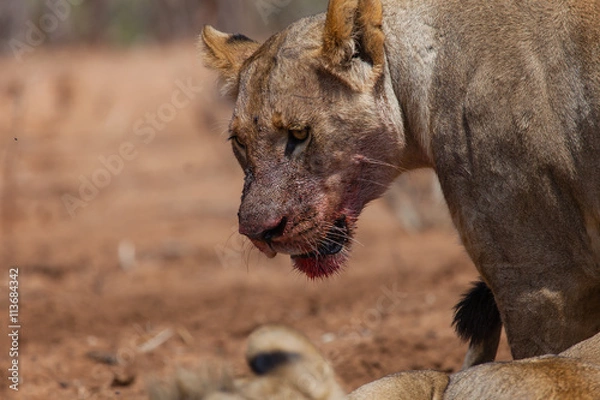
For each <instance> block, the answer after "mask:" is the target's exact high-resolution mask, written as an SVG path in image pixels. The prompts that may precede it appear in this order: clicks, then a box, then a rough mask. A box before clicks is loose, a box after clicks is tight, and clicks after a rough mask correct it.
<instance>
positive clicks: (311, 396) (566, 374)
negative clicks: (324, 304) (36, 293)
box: [150, 325, 600, 400]
mask: <svg viewBox="0 0 600 400" xmlns="http://www.w3.org/2000/svg"><path fill="white" fill-rule="evenodd" d="M246 360H247V362H248V365H249V366H250V368H251V369H252V371H253V372H254V374H255V375H254V376H253V377H250V378H245V379H231V378H223V379H220V380H213V381H207V380H206V378H202V377H200V376H198V375H194V374H190V373H189V372H185V371H181V372H180V373H179V374H178V375H177V376H176V377H175V378H174V379H173V380H172V381H171V382H169V383H168V384H166V385H154V386H153V387H151V389H150V393H151V395H150V398H151V400H190V399H193V400H259V399H260V400H263V399H269V400H342V399H348V400H379V399H380V400H433V399H436V400H481V399H492V398H493V399H495V400H513V399H545V400H553V399H556V400H558V399H578V400H586V399H589V400H593V399H597V398H598V394H599V393H600V334H597V335H596V336H594V337H592V338H590V339H588V340H586V341H583V342H581V343H579V344H577V345H575V346H573V347H571V348H569V349H568V350H566V351H564V352H562V353H560V354H558V355H550V356H541V357H534V358H529V359H524V360H519V361H513V362H497V363H490V364H483V365H479V366H476V367H472V368H469V369H467V370H464V371H461V372H458V373H455V374H451V375H448V374H445V373H442V372H437V371H409V372H400V373H397V374H394V375H390V376H387V377H385V378H382V379H379V380H376V381H374V382H371V383H368V384H366V385H364V386H361V387H360V388H358V389H356V390H355V391H353V392H352V393H350V394H349V395H345V393H344V391H343V390H342V388H341V386H340V385H339V383H338V381H337V379H336V376H335V373H334V371H333V368H332V367H331V365H330V364H329V363H328V362H327V360H326V359H325V358H324V357H323V356H322V355H321V353H320V352H319V351H318V350H317V348H316V347H315V346H314V345H313V344H312V343H311V342H310V341H309V340H308V339H307V338H306V337H305V336H304V335H302V334H301V333H299V332H297V331H295V330H293V329H291V328H288V327H285V326H281V325H266V326H263V327H261V328H258V329H257V330H255V331H254V332H253V333H252V334H251V335H250V337H249V339H248V349H247V352H246Z"/></svg>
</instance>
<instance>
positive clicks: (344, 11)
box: [323, 0, 385, 81]
mask: <svg viewBox="0 0 600 400" xmlns="http://www.w3.org/2000/svg"><path fill="white" fill-rule="evenodd" d="M382 23H383V6H382V4H381V0H330V1H329V7H328V9H327V17H326V19H325V28H324V30H323V58H324V59H325V60H326V62H327V64H328V67H329V68H331V69H333V70H334V71H335V70H337V71H338V72H340V71H342V70H350V69H352V67H353V64H354V63H355V61H357V60H358V61H361V62H362V63H363V64H365V65H366V66H367V67H370V68H371V73H370V74H368V75H367V76H366V77H365V76H364V74H359V76H356V77H355V78H362V79H363V80H364V79H365V78H370V79H369V80H371V81H373V80H374V79H377V78H378V77H379V76H380V75H381V73H382V71H383V65H384V63H385V53H384V42H385V35H384V33H383V30H382ZM348 72H350V71H348ZM355 72H357V73H358V72H360V71H355ZM336 75H339V74H336Z"/></svg>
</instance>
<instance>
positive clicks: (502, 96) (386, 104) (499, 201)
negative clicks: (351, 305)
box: [201, 0, 600, 362]
mask: <svg viewBox="0 0 600 400" xmlns="http://www.w3.org/2000/svg"><path fill="white" fill-rule="evenodd" d="M201 43H202V47H203V50H204V58H205V60H206V63H207V64H208V65H209V66H211V67H213V68H215V69H217V70H218V71H219V72H220V74H221V78H222V83H223V90H224V92H225V93H227V94H229V95H230V96H233V97H234V98H235V99H236V103H235V110H234V112H233V118H232V120H231V124H230V139H231V142H232V146H233V151H234V154H235V156H236V157H237V159H238V161H239V163H240V165H241V166H242V168H243V170H244V172H245V181H244V189H243V194H242V202H241V206H240V209H239V231H240V233H242V234H244V235H246V236H248V237H249V238H250V240H251V241H252V242H253V243H254V244H255V245H256V247H258V248H259V249H260V250H261V251H263V252H264V253H265V254H266V255H267V256H269V257H273V256H275V254H276V253H278V252H281V253H287V254H290V255H291V258H292V262H293V264H294V266H295V268H297V269H299V270H301V271H303V272H304V273H306V274H307V275H308V276H309V277H311V278H317V277H325V276H328V275H331V274H333V273H335V272H336V271H338V270H339V269H340V267H341V266H342V265H343V264H344V262H345V261H346V259H347V257H348V251H349V248H350V246H351V244H352V233H353V231H354V229H355V225H356V221H357V218H358V215H359V214H360V212H361V210H362V209H363V207H364V206H365V204H366V203H368V202H369V201H371V200H373V199H375V198H377V197H379V196H380V195H381V194H382V193H383V192H384V191H385V189H386V188H387V187H388V185H389V184H390V182H392V180H393V179H394V178H395V177H396V176H397V175H398V174H400V173H401V172H403V171H407V170H411V169H415V168H421V167H430V168H433V169H435V171H436V173H437V174H438V177H439V179H440V183H441V186H442V190H443V192H444V196H445V198H446V201H447V203H448V206H449V209H450V212H451V214H452V219H453V221H454V223H455V225H456V227H457V228H458V231H459V232H460V235H461V238H462V241H463V243H464V245H465V247H466V249H467V251H468V253H469V255H470V256H471V258H472V259H473V261H474V262H475V265H476V266H477V269H478V271H479V272H480V274H481V275H482V277H483V279H484V281H485V282H486V283H487V285H489V287H490V288H491V290H492V292H493V296H494V297H495V300H496V303H497V307H498V309H499V311H500V315H501V319H502V322H503V323H504V325H505V329H506V332H507V336H508V341H509V344H510V347H511V351H512V354H513V356H514V357H515V358H517V359H519V358H524V357H530V356H535V355H540V354H546V353H558V352H560V351H562V350H564V349H566V348H567V347H569V346H571V345H573V344H575V343H577V342H579V341H581V340H583V339H586V338H588V337H590V336H592V335H593V334H594V333H596V332H598V331H600V1H599V0H523V1H511V0H496V1H484V0H418V1H416V0H415V1H411V0H384V1H380V0H331V1H330V3H329V6H328V10H327V13H325V14H321V15H316V16H313V17H309V18H305V19H301V20H299V21H298V22H296V23H294V24H292V25H290V26H289V27H288V28H287V29H285V30H283V31H282V32H279V33H277V34H275V35H274V36H273V37H271V38H270V39H269V40H267V41H266V42H265V43H264V44H262V45H261V44H259V43H256V42H254V41H252V40H250V39H249V38H247V37H245V36H243V35H239V34H238V35H229V34H225V33H221V32H219V31H217V30H215V29H213V28H211V27H208V26H207V27H206V28H205V29H204V31H203V33H202V40H201ZM494 342H495V338H491V339H490V340H489V343H487V347H488V348H489V347H490V346H491V347H493V348H494V351H491V352H488V355H486V356H483V357H475V358H474V359H477V360H478V361H477V362H482V361H489V360H490V359H493V358H494V354H495V346H496V344H495V343H494ZM489 354H491V355H489Z"/></svg>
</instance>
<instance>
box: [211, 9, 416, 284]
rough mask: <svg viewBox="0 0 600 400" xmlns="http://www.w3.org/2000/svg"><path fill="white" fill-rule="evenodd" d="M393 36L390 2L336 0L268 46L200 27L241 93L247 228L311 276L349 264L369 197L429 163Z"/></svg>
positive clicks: (228, 86) (238, 113)
mask: <svg viewBox="0 0 600 400" xmlns="http://www.w3.org/2000/svg"><path fill="white" fill-rule="evenodd" d="M384 39H385V38H384V34H383V31H382V8H381V3H380V2H379V1H332V2H331V3H330V5H329V10H328V12H327V14H322V15H317V16H314V17H309V18H305V19H302V20H299V21H298V22H296V23H294V24H292V25H291V26H289V27H288V28H287V29H285V30H283V31H282V32H279V33H277V34H275V35H274V36H272V37H271V38H270V39H268V40H267V41H266V42H265V43H264V44H262V45H260V44H259V43H256V42H254V41H253V40H251V39H249V38H247V37H246V36H243V35H239V34H238V35H230V34H225V33H222V32H219V31H217V30H215V29H214V28H211V27H209V26H207V27H205V28H204V30H203V32H202V35H201V40H200V44H201V48H202V51H203V54H204V60H205V62H206V64H207V65H208V66H210V67H212V68H214V69H217V70H218V71H219V72H220V75H221V82H222V88H223V91H224V92H225V93H226V94H227V95H229V96H232V97H233V98H234V99H235V108H234V111H233V117H232V119H231V123H230V126H229V139H230V141H231V145H232V147H233V152H234V154H235V156H236V158H237V160H238V161H239V164H240V165H241V167H242V169H243V170H244V173H245V180H244V189H243V193H242V201H241V206H240V209H239V214H238V216H239V231H240V233H241V234H243V235H246V236H247V237H248V238H250V240H251V241H252V243H254V245H255V246H256V247H257V248H258V249H260V250H261V251H262V252H264V253H265V254H266V255H267V256H269V257H273V256H275V255H276V254H277V253H285V254H289V255H290V256H291V258H292V261H293V265H294V266H295V268H297V269H299V270H301V271H302V272H304V273H305V274H306V275H307V276H309V277H311V278H315V277H325V276H329V275H331V274H333V273H335V272H336V271H338V270H339V269H340V267H341V266H342V265H343V264H344V262H345V261H346V259H347V257H348V252H349V249H350V247H351V245H352V241H353V239H352V237H353V232H354V230H355V226H356V222H357V218H358V216H359V214H360V212H361V211H362V209H363V208H364V206H365V205H366V204H367V203H368V202H369V201H371V200H373V199H375V198H377V197H379V196H381V195H382V194H383V192H384V191H385V190H386V188H387V187H388V185H389V184H390V183H391V182H392V181H393V179H394V178H395V177H396V176H397V175H398V174H399V172H400V171H402V170H404V169H407V168H410V167H414V166H419V165H420V163H422V160H421V158H420V155H419V152H418V151H415V149H412V147H414V143H412V141H411V140H410V139H409V138H407V136H406V135H405V134H404V128H403V117H402V112H401V108H400V105H399V104H398V101H397V99H396V96H395V95H394V91H393V88H392V85H391V81H390V77H389V72H388V71H387V63H386V59H385V52H384Z"/></svg>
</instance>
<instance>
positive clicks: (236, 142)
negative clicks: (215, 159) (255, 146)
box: [227, 135, 246, 164]
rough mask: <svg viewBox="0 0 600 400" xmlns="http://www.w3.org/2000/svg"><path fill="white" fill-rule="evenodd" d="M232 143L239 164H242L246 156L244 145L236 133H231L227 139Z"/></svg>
mask: <svg viewBox="0 0 600 400" xmlns="http://www.w3.org/2000/svg"><path fill="white" fill-rule="evenodd" d="M227 140H229V141H230V142H231V143H233V153H234V154H235V156H236V157H237V159H238V161H239V162H240V164H243V163H244V161H245V158H246V145H245V144H244V143H242V141H241V140H240V138H239V137H238V136H236V135H231V136H229V138H228V139H227Z"/></svg>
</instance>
